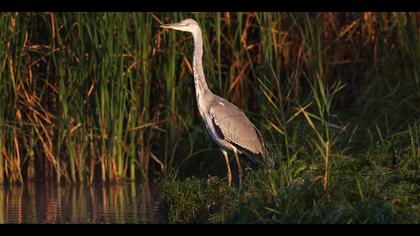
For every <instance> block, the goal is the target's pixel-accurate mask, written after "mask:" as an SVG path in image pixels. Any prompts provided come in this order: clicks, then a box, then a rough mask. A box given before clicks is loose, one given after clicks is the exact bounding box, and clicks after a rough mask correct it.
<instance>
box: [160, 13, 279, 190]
mask: <svg viewBox="0 0 420 236" xmlns="http://www.w3.org/2000/svg"><path fill="white" fill-rule="evenodd" d="M161 27H163V28H171V29H175V30H180V31H187V32H190V33H192V35H193V38H194V56H193V72H194V85H195V91H196V98H197V106H198V110H199V112H200V115H201V117H202V119H203V121H204V123H205V125H206V128H207V130H208V132H209V134H210V136H211V137H212V139H213V140H214V141H215V142H216V143H217V144H218V145H219V147H220V148H221V149H222V152H223V155H224V157H225V161H226V164H227V170H228V181H229V184H230V182H231V173H230V166H229V161H228V158H227V151H232V152H234V154H235V156H236V161H237V164H238V170H239V175H240V176H239V181H241V175H242V169H241V167H240V161H239V158H238V155H237V153H243V154H245V155H246V156H247V157H248V159H249V160H251V161H253V162H254V163H258V164H260V165H263V166H265V167H268V168H271V167H273V166H274V162H273V159H272V158H271V155H269V152H268V150H267V148H266V146H265V144H264V140H263V139H262V136H261V134H260V132H259V131H258V129H257V128H256V127H255V126H254V125H253V124H252V123H251V121H250V120H249V119H248V117H247V116H246V115H245V113H244V112H243V111H242V110H240V109H239V108H238V107H236V106H235V105H233V104H232V103H230V102H228V101H227V100H226V99H224V98H222V97H219V96H217V95H215V94H213V93H212V92H211V91H210V90H209V88H208V86H207V83H206V81H205V77H204V72H203V66H202V56H203V41H202V34H201V29H200V27H199V26H198V24H197V22H195V21H194V20H192V19H186V20H183V21H181V22H179V23H174V24H166V25H162V26H161Z"/></svg>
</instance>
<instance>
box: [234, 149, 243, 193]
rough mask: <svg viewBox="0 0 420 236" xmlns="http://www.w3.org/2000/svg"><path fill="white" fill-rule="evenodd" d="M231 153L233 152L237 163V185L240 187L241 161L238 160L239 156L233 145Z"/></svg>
mask: <svg viewBox="0 0 420 236" xmlns="http://www.w3.org/2000/svg"><path fill="white" fill-rule="evenodd" d="M233 153H235V158H236V163H237V164H238V175H239V176H238V179H239V180H238V181H239V187H241V185H242V167H241V162H240V161H239V156H238V149H236V148H235V147H234V148H233Z"/></svg>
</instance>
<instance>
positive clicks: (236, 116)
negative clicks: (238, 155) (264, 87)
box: [210, 97, 263, 155]
mask: <svg viewBox="0 0 420 236" xmlns="http://www.w3.org/2000/svg"><path fill="white" fill-rule="evenodd" d="M210 116H211V118H212V120H213V123H214V125H215V128H216V129H217V130H218V132H219V133H221V134H223V138H224V139H225V140H226V141H228V142H229V143H231V144H233V145H234V146H236V147H239V148H240V150H242V151H243V150H245V151H248V152H251V153H250V154H254V155H259V154H261V153H262V152H263V146H262V145H263V144H262V139H261V136H260V135H259V132H258V130H257V129H256V128H255V126H254V125H253V124H252V123H251V121H250V120H249V119H248V117H246V115H245V113H243V112H242V111H241V110H240V109H239V108H238V107H236V106H235V105H233V104H232V103H230V102H228V101H227V100H225V99H223V98H220V97H217V99H214V100H213V102H212V103H211V105H210Z"/></svg>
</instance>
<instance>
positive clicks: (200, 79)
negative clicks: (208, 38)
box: [193, 29, 210, 98]
mask: <svg viewBox="0 0 420 236" xmlns="http://www.w3.org/2000/svg"><path fill="white" fill-rule="evenodd" d="M193 37H194V57H193V70H194V84H195V90H196V93H197V98H199V97H201V96H205V95H206V94H207V93H208V92H210V90H209V88H208V86H207V83H206V79H205V77H204V71H203V60H202V58H203V39H202V34H201V30H200V29H198V30H197V31H195V32H193Z"/></svg>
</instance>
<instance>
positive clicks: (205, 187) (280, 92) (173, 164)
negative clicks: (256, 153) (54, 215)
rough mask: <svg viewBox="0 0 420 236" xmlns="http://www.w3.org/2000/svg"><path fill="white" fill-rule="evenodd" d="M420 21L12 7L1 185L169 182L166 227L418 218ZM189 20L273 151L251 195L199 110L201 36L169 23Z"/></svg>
mask: <svg viewBox="0 0 420 236" xmlns="http://www.w3.org/2000/svg"><path fill="white" fill-rule="evenodd" d="M419 17H420V15H419V14H418V13H156V14H154V13H153V14H152V13H1V14H0V30H1V32H2V33H1V34H0V54H1V55H0V58H2V59H1V60H0V183H3V182H9V183H24V182H25V181H27V180H30V179H33V178H45V179H55V180H56V181H57V182H65V183H88V182H92V181H104V182H119V181H125V180H134V179H135V178H138V177H140V178H148V177H156V176H158V177H160V178H159V179H160V180H161V181H160V183H161V191H162V193H161V204H162V207H163V210H164V211H165V212H166V213H167V214H168V219H169V222H206V223H207V222H233V223H237V222H264V223H275V222H340V223H359V222H379V223H387V222H392V223H394V222H402V223H408V222H411V223H419V222H420V220H419V219H420V217H419V214H420V213H419V212H420V209H419V208H420V205H419V202H420V197H419V196H420V187H419V184H418V183H419V182H420V174H419V170H420V168H419V165H420V106H419V104H420V71H419V66H418V62H419V61H420V35H419V28H420V22H419V20H420V18H419ZM184 18H194V19H196V20H197V21H198V22H199V23H200V25H201V26H202V30H203V33H204V41H203V42H204V57H203V58H204V63H203V64H204V70H205V74H206V78H207V82H208V84H209V87H210V88H211V89H212V91H213V92H214V93H216V94H219V95H222V96H224V97H227V98H228V100H230V101H232V102H233V103H234V104H236V105H237V106H238V107H240V108H242V109H243V110H244V111H245V112H246V113H247V114H248V116H249V117H250V118H251V120H252V121H253V122H254V123H255V124H256V125H257V126H258V128H260V130H261V132H262V133H263V135H264V137H265V139H266V141H267V142H268V143H269V145H270V147H271V150H272V151H273V153H274V156H275V159H276V163H277V167H276V168H275V169H274V170H271V171H264V170H253V171H246V172H245V179H244V186H243V187H242V188H241V189H238V188H236V187H231V188H229V187H227V186H226V183H225V182H226V181H225V179H223V178H224V177H225V169H224V168H225V167H224V161H223V158H222V155H221V153H220V151H218V149H217V147H216V146H215V144H214V143H213V142H212V141H211V140H210V138H209V137H208V135H207V132H206V130H205V128H204V126H203V125H202V122H201V119H200V117H199V114H198V112H197V108H196V104H195V94H194V90H193V89H194V86H193V79H192V68H191V64H192V63H191V61H190V59H191V56H192V50H193V47H192V40H191V36H190V35H189V34H186V33H181V32H175V31H166V30H163V29H160V28H159V27H158V26H159V25H160V24H161V23H171V22H177V21H179V20H181V19H184ZM232 163H233V162H232ZM244 164H247V163H245V162H244ZM216 176H217V177H216Z"/></svg>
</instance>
